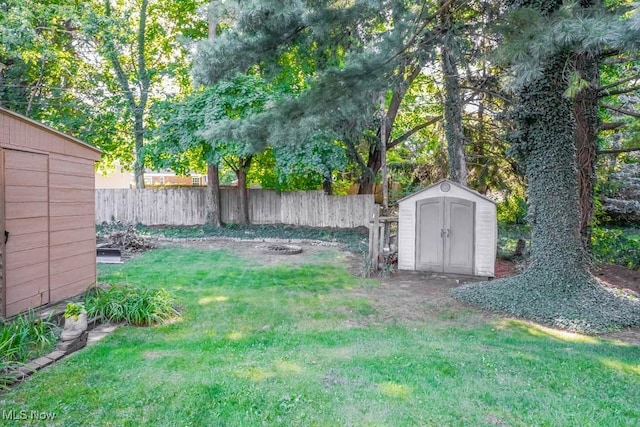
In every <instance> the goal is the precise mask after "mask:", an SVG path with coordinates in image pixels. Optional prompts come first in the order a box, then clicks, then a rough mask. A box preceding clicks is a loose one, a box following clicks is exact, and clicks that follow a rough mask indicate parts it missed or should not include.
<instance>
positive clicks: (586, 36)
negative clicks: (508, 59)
mask: <svg viewBox="0 0 640 427" xmlns="http://www.w3.org/2000/svg"><path fill="white" fill-rule="evenodd" d="M562 3H563V2H561V1H556V0H532V1H527V0H515V1H511V2H509V4H510V7H511V8H512V10H513V12H514V13H513V14H512V15H511V22H510V24H511V26H512V28H511V31H513V32H514V33H518V32H520V33H519V35H522V34H524V35H525V36H526V37H517V39H518V40H519V41H520V42H522V41H523V40H524V39H527V43H523V44H521V45H520V46H521V47H522V46H527V47H526V48H525V49H524V50H525V51H524V52H522V50H520V51H519V52H515V53H514V54H513V57H512V58H517V57H518V55H521V56H520V57H522V55H523V53H524V56H527V55H528V57H529V59H534V61H529V62H526V61H525V63H520V64H517V63H516V64H514V65H515V67H514V68H515V70H516V75H515V76H514V77H515V79H516V84H517V86H516V87H517V89H516V93H515V96H516V100H515V104H514V108H513V109H512V110H511V111H510V113H509V115H510V118H511V119H512V120H513V123H514V125H515V131H514V132H512V133H511V135H510V137H509V141H510V143H511V150H512V152H513V154H514V155H515V156H516V157H517V158H518V160H519V161H520V162H521V165H522V167H523V169H524V170H525V174H526V177H527V179H528V184H529V185H528V189H527V195H528V203H529V212H528V221H529V223H530V225H531V259H530V264H529V266H528V268H527V270H526V271H525V272H524V273H523V274H521V275H518V276H515V277H513V278H508V279H503V280H498V281H495V282H491V283H489V284H488V285H470V286H466V287H462V288H459V289H457V290H455V291H454V295H455V296H457V297H458V298H460V299H462V300H463V301H467V302H470V303H473V304H476V305H479V306H481V307H484V308H488V309H492V310H498V311H502V312H506V313H510V314H514V315H517V316H522V317H525V318H529V319H533V320H536V321H540V322H544V323H547V324H551V325H554V326H561V327H565V328H568V329H574V330H580V331H590V332H599V331H605V330H607V329H609V328H612V327H620V326H629V325H640V304H638V302H637V301H633V300H631V299H629V298H625V297H620V296H616V295H614V294H613V293H611V292H609V291H607V290H605V289H604V287H602V286H601V285H600V284H599V283H598V282H597V280H596V279H595V278H594V277H593V276H592V275H591V274H590V272H589V269H588V257H587V253H586V252H585V250H584V248H583V246H582V242H581V236H580V206H579V192H578V178H577V177H578V175H577V155H576V121H575V118H574V116H573V114H572V112H573V107H574V106H573V102H572V100H571V99H570V97H569V96H567V94H568V92H570V89H571V87H570V84H569V82H570V79H568V78H567V69H568V67H569V66H570V62H569V60H570V58H572V56H573V55H572V54H573V53H574V52H576V51H579V50H580V49H582V51H584V50H588V49H587V48H586V47H585V46H587V45H588V43H589V42H591V43H594V44H595V45H593V44H592V45H591V48H590V50H591V51H594V50H597V49H602V48H603V46H604V43H603V40H602V39H601V38H598V35H597V34H595V35H593V34H591V32H590V31H589V30H587V31H582V30H584V23H583V22H580V21H579V20H576V19H572V18H571V14H572V13H573V12H575V10H562V9H561V6H562ZM577 16H578V17H580V18H581V19H584V17H582V16H580V15H579V14H578V15H577ZM608 22H609V24H604V23H602V24H601V25H612V26H618V28H617V29H618V31H620V30H621V28H620V26H622V25H623V22H622V21H619V20H615V19H613V20H611V21H608ZM532 23H533V24H532ZM549 24H550V25H549ZM541 28H546V29H547V30H549V31H547V33H546V34H543V37H542V38H543V39H544V38H545V37H546V38H547V41H549V39H550V41H552V42H553V43H552V44H551V45H549V44H544V45H543V44H542V43H540V40H539V38H537V37H536V36H535V33H539V32H540V30H541ZM611 28H614V27H611ZM514 33H512V34H514ZM527 49H528V50H527ZM532 64H539V66H537V67H536V66H535V65H532Z"/></svg>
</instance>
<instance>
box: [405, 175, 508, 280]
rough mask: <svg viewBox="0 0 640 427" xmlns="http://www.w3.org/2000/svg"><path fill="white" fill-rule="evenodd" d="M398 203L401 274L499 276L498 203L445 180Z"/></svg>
mask: <svg viewBox="0 0 640 427" xmlns="http://www.w3.org/2000/svg"><path fill="white" fill-rule="evenodd" d="M398 204H399V206H400V209H399V214H398V269H399V270H420V271H433V272H442V273H455V274H465V275H474V276H483V277H493V276H494V269H495V261H496V250H497V243H498V242H497V240H498V236H497V234H498V226H497V217H496V205H495V202H494V201H493V200H491V199H489V198H487V197H485V196H483V195H481V194H480V193H478V192H476V191H473V190H471V189H469V188H467V187H464V186H462V185H460V184H458V183H455V182H453V181H449V180H446V179H445V180H442V181H440V182H437V183H436V184H433V185H431V186H430V187H427V188H425V189H424V190H421V191H419V192H417V193H414V194H412V195H410V196H407V197H405V198H404V199H401V200H400V201H399V202H398Z"/></svg>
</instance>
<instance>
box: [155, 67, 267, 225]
mask: <svg viewBox="0 0 640 427" xmlns="http://www.w3.org/2000/svg"><path fill="white" fill-rule="evenodd" d="M271 96H272V94H271V90H270V88H269V87H268V86H267V85H266V84H265V83H264V82H263V81H262V79H261V78H259V77H256V76H251V75H242V74H238V75H236V76H235V77H234V78H233V79H232V80H225V81H221V82H219V83H218V84H217V85H215V86H211V87H202V88H201V89H199V90H198V91H196V92H194V93H193V94H192V95H189V96H187V97H186V98H185V99H184V100H183V101H182V102H180V103H175V102H172V103H170V104H167V108H166V110H165V113H164V115H165V117H164V120H163V121H162V123H161V125H160V126H159V127H158V129H157V131H156V132H155V141H154V144H153V145H152V149H150V150H148V153H149V156H150V158H151V159H152V161H153V162H154V164H155V165H156V166H157V167H170V168H172V169H174V170H176V171H179V172H182V173H185V172H187V171H188V170H190V169H195V168H198V169H202V168H204V165H205V164H209V165H211V164H213V165H220V164H224V165H225V166H226V167H228V168H230V169H232V170H233V171H234V172H235V174H236V177H237V180H238V184H237V185H238V192H239V200H240V212H241V216H240V222H241V223H246V222H248V221H249V216H248V199H247V197H248V194H247V185H246V184H247V173H248V171H249V168H250V167H251V163H252V160H253V156H254V155H256V154H257V153H260V152H261V151H262V150H264V148H265V147H266V146H265V145H263V144H259V145H256V144H254V142H255V141H254V140H252V139H244V138H243V136H242V134H238V135H235V136H234V135H233V134H232V133H228V132H225V129H228V128H229V127H233V122H234V121H236V120H239V119H242V118H243V117H245V116H248V115H251V114H256V113H257V112H259V111H261V110H262V109H263V108H264V106H265V105H266V104H267V102H268V101H269V99H270V98H271ZM221 135H230V137H229V138H226V137H223V136H221Z"/></svg>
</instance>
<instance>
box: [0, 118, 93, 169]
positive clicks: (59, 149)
mask: <svg viewBox="0 0 640 427" xmlns="http://www.w3.org/2000/svg"><path fill="white" fill-rule="evenodd" d="M0 145H2V146H3V147H6V148H13V149H16V150H24V149H30V150H34V151H39V152H42V153H54V154H61V155H63V156H70V157H76V158H80V159H89V160H91V161H99V160H100V152H99V150H96V149H93V148H92V147H90V146H88V145H86V144H83V143H81V142H79V141H78V140H76V139H74V138H71V137H67V136H65V135H63V134H61V133H59V132H56V131H54V130H53V129H50V128H47V127H46V126H44V125H40V124H37V123H35V122H33V121H31V120H29V119H27V118H26V117H21V116H19V115H17V114H14V113H10V112H8V111H6V110H0Z"/></svg>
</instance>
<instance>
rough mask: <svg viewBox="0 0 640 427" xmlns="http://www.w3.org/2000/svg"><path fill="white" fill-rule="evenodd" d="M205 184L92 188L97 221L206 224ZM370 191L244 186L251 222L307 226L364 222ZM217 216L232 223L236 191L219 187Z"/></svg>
mask: <svg viewBox="0 0 640 427" xmlns="http://www.w3.org/2000/svg"><path fill="white" fill-rule="evenodd" d="M205 194H206V188H201V187H200V188H161V189H144V190H137V189H97V190H96V223H97V224H100V223H102V222H110V221H121V222H124V223H130V224H137V223H141V224H145V225H197V224H204V223H205V217H206V212H205V197H206V196H205ZM373 206H374V200H373V196H372V195H357V196H327V195H325V194H324V193H323V192H322V191H298V192H292V193H281V194H278V193H276V192H275V191H273V190H262V189H250V190H249V220H250V221H251V223H252V224H288V225H303V226H309V227H339V228H354V227H360V226H365V227H367V226H368V225H369V221H370V217H371V212H372V211H373ZM220 207H221V218H222V221H223V222H225V223H233V222H237V218H238V215H239V203H238V194H237V189H235V188H222V189H221V195H220Z"/></svg>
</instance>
